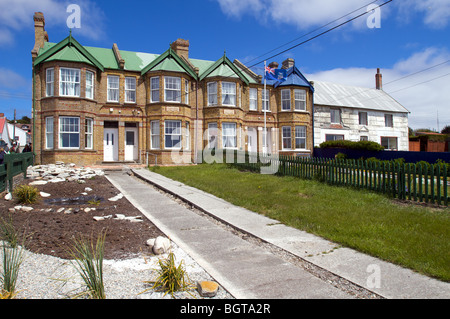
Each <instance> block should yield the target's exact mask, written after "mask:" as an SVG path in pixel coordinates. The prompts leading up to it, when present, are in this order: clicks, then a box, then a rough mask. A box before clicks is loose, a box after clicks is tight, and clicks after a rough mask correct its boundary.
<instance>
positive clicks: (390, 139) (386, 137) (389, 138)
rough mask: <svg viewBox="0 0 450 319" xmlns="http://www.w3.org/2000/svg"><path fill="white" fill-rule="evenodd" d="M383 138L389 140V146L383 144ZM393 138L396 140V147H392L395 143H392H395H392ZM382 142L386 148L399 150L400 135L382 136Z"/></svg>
mask: <svg viewBox="0 0 450 319" xmlns="http://www.w3.org/2000/svg"><path fill="white" fill-rule="evenodd" d="M383 139H385V141H387V147H385V146H384V145H383ZM392 140H395V147H392V146H394V145H391V144H393V143H391V142H392ZM380 144H381V146H383V147H385V149H386V150H398V137H396V136H381V137H380ZM384 144H386V143H384Z"/></svg>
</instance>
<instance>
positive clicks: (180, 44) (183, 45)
mask: <svg viewBox="0 0 450 319" xmlns="http://www.w3.org/2000/svg"><path fill="white" fill-rule="evenodd" d="M170 47H171V48H172V50H174V51H175V53H176V54H178V55H179V56H182V57H184V58H185V59H186V60H187V61H189V40H183V39H177V40H176V41H175V42H173V43H172V44H171V45H170Z"/></svg>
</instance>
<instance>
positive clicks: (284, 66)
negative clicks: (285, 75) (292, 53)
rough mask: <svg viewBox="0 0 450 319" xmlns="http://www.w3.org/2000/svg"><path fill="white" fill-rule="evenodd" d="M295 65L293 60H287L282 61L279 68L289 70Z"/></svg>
mask: <svg viewBox="0 0 450 319" xmlns="http://www.w3.org/2000/svg"><path fill="white" fill-rule="evenodd" d="M294 65H295V60H294V59H293V58H287V59H286V60H284V61H283V64H282V66H281V68H282V69H286V70H287V69H290V68H292V67H293V66H294Z"/></svg>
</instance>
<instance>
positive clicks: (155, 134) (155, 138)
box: [150, 120, 161, 150]
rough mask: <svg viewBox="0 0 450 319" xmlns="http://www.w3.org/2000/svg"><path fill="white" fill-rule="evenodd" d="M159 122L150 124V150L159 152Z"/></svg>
mask: <svg viewBox="0 0 450 319" xmlns="http://www.w3.org/2000/svg"><path fill="white" fill-rule="evenodd" d="M159 130H160V127H159V121H158V120H156V121H151V122H150V148H151V149H152V150H159V149H160V148H161V140H160V131H159Z"/></svg>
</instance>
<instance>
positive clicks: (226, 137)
mask: <svg viewBox="0 0 450 319" xmlns="http://www.w3.org/2000/svg"><path fill="white" fill-rule="evenodd" d="M230 132H231V134H229V133H230ZM233 133H234V134H233ZM228 141H232V143H233V142H234V146H227V144H229V143H228ZM222 148H223V149H232V150H235V149H237V148H238V147H237V125H236V123H232V122H223V123H222Z"/></svg>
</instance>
